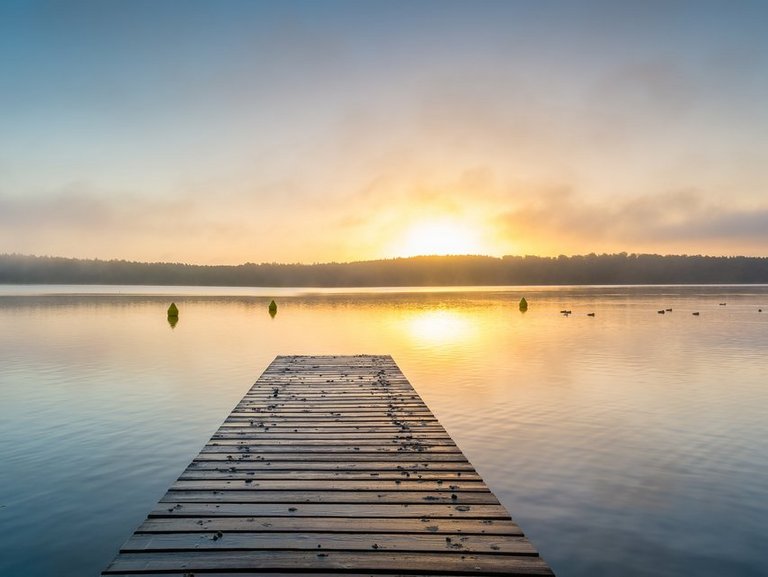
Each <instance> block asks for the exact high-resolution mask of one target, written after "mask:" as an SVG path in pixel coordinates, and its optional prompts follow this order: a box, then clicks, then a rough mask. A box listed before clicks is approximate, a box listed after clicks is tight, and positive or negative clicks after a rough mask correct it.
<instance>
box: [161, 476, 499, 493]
mask: <svg viewBox="0 0 768 577" xmlns="http://www.w3.org/2000/svg"><path fill="white" fill-rule="evenodd" d="M169 490H171V491H191V490H195V491H200V490H202V491H232V490H239V491H249V490H250V491H253V490H258V491H342V492H347V491H360V492H364V491H377V492H382V491H386V492H391V491H426V492H429V493H432V492H441V491H450V492H455V491H481V492H488V491H489V489H488V487H487V486H486V484H485V483H483V482H482V481H480V480H476V481H465V480H458V481H457V480H453V481H451V482H447V483H446V482H445V481H443V480H442V479H440V480H437V481H435V480H419V479H414V480H410V479H403V480H401V479H397V480H394V481H383V480H380V479H375V478H371V477H367V478H365V479H363V480H349V479H339V478H331V479H326V480H317V479H316V480H309V481H305V480H300V479H283V480H278V481H269V480H253V479H245V480H221V479H217V480H210V481H190V480H184V479H181V480H179V481H176V482H175V483H174V484H173V485H171V488H170V489H169Z"/></svg>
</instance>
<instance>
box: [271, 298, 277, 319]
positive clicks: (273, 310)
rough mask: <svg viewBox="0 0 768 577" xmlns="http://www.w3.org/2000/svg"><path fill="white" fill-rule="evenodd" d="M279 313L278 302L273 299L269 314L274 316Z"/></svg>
mask: <svg viewBox="0 0 768 577" xmlns="http://www.w3.org/2000/svg"><path fill="white" fill-rule="evenodd" d="M276 314H277V303H276V302H275V301H274V300H273V301H272V302H271V303H269V316H271V317H274V316H275V315H276Z"/></svg>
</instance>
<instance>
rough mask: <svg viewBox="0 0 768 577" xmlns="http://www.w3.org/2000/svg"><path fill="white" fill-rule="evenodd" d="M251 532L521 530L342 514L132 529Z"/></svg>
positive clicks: (203, 520) (200, 520)
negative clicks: (357, 519)
mask: <svg viewBox="0 0 768 577" xmlns="http://www.w3.org/2000/svg"><path fill="white" fill-rule="evenodd" d="M215 531H222V532H230V533H231V532H237V531H245V532H249V533H254V532H257V531H263V532H266V533H286V532H287V533H298V532H324V533H328V532H334V533H369V534H377V533H401V534H412V533H416V534H418V533H434V534H437V535H451V534H455V533H459V534H466V535H512V536H517V537H522V536H523V532H522V531H521V530H520V527H518V526H517V524H516V523H514V522H513V521H512V520H511V519H496V520H494V519H427V518H406V517H401V518H396V519H389V518H372V519H366V520H365V523H359V522H350V519H346V518H343V517H298V518H297V517H177V518H167V517H166V518H148V519H147V520H146V521H144V523H143V524H142V525H141V526H140V527H139V528H138V529H136V532H137V533H185V532H186V533H195V532H205V533H210V532H215Z"/></svg>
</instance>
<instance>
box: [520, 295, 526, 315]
mask: <svg viewBox="0 0 768 577" xmlns="http://www.w3.org/2000/svg"><path fill="white" fill-rule="evenodd" d="M519 306H520V312H521V313H524V312H525V311H527V310H528V301H527V300H525V297H523V298H521V299H520V305H519Z"/></svg>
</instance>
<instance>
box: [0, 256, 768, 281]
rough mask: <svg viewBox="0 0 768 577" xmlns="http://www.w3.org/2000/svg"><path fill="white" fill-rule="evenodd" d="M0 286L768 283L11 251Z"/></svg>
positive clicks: (494, 262)
mask: <svg viewBox="0 0 768 577" xmlns="http://www.w3.org/2000/svg"><path fill="white" fill-rule="evenodd" d="M0 283H3V284H126V285H131V284H134V285H135V284H141V285H191V286H259V287H262V286H263V287H284V286H292V287H367V286H440V285H445V286H460V285H565V284H720V283H722V284H729V283H734V284H754V283H768V258H765V257H743V256H737V257H714V256H700V255H697V256H688V255H682V256H680V255H665V256H662V255H656V254H627V253H618V254H600V255H597V254H588V255H581V256H559V257H539V256H505V257H502V258H495V257H487V256H424V257H413V258H396V259H389V260H375V261H363V262H351V263H325V264H309V265H307V264H278V263H262V264H253V263H246V264H241V265H236V266H205V265H191V264H182V263H142V262H130V261H125V260H83V259H72V258H60V257H41V256H26V255H17V254H5V255H0Z"/></svg>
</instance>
